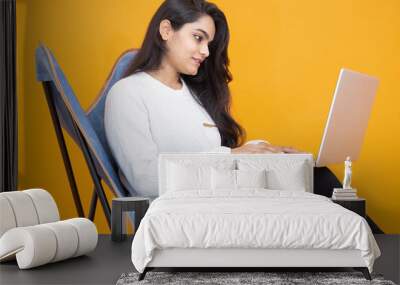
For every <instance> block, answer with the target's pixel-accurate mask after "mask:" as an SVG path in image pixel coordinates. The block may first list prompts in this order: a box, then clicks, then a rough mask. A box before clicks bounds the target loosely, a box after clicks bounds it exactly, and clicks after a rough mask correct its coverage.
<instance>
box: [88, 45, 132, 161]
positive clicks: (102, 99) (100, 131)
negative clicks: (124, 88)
mask: <svg viewBox="0 0 400 285" xmlns="http://www.w3.org/2000/svg"><path fill="white" fill-rule="evenodd" d="M136 53H137V50H128V51H126V52H124V53H123V54H122V55H121V56H120V57H119V58H118V59H117V61H116V63H115V64H114V67H113V69H112V71H111V73H110V75H109V76H108V78H107V81H106V82H105V84H104V86H103V88H102V89H101V91H100V93H99V95H98V97H97V99H96V100H95V101H94V103H93V104H92V105H91V106H90V108H89V109H88V111H87V112H86V114H87V117H88V119H89V121H90V122H91V123H92V126H93V128H94V130H95V131H96V133H97V135H98V137H99V139H100V142H101V143H102V144H103V146H104V150H105V151H106V152H107V154H108V155H109V157H111V158H112V163H113V165H114V166H115V168H118V166H117V163H116V161H115V160H114V157H113V155H112V153H111V150H110V147H109V145H108V142H107V138H106V134H105V129H104V107H105V103H106V98H107V94H108V92H109V91H110V89H111V87H112V86H113V85H114V84H115V83H116V82H117V81H118V80H120V79H121V78H122V77H123V76H124V74H125V72H126V70H127V68H128V67H129V64H130V63H131V62H132V60H133V58H134V57H135V55H136Z"/></svg>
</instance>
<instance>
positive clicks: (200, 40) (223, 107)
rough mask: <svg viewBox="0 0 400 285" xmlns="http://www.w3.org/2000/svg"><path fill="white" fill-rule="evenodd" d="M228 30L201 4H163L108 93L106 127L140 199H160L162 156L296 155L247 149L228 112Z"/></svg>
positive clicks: (263, 145) (182, 0)
mask: <svg viewBox="0 0 400 285" xmlns="http://www.w3.org/2000/svg"><path fill="white" fill-rule="evenodd" d="M228 44H229V29H228V24H227V21H226V18H225V15H224V13H223V12H222V11H221V10H220V9H218V7H217V6H216V5H215V4H212V3H209V2H207V1H204V0H166V1H165V2H164V3H163V4H162V5H161V6H160V7H159V9H158V10H157V12H156V13H155V15H154V16H153V18H152V20H151V22H150V24H149V27H148V30H147V33H146V36H145V39H144V42H143V44H142V47H141V48H140V50H139V52H138V54H137V55H136V57H135V58H134V61H133V62H132V63H131V66H130V67H129V70H128V72H127V74H126V77H125V78H123V79H122V80H120V81H118V82H117V83H116V84H115V85H114V86H113V87H112V88H111V90H110V92H109V94H108V96H107V101H106V108H105V129H106V135H107V139H108V142H109V144H110V147H111V150H112V152H113V154H114V156H115V158H116V160H117V162H118V164H119V166H120V168H121V170H122V172H123V174H124V176H125V177H126V179H127V180H128V182H129V184H130V186H132V187H133V189H134V190H135V191H136V192H137V194H139V195H143V196H157V195H158V185H157V183H158V179H157V158H158V154H159V153H160V152H231V153H268V152H287V153H292V152H297V151H296V150H295V149H293V148H289V147H281V146H273V145H271V144H269V143H267V142H266V141H262V140H259V141H252V142H251V143H247V144H244V137H245V135H244V130H243V128H242V127H241V126H240V125H239V124H238V123H237V122H236V121H235V120H234V118H232V116H231V114H230V104H231V94H230V92H229V87H228V83H229V82H230V81H231V80H232V76H231V74H230V72H229V68H228V67H229V59H228Z"/></svg>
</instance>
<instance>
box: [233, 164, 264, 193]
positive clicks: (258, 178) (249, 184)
mask: <svg viewBox="0 0 400 285" xmlns="http://www.w3.org/2000/svg"><path fill="white" fill-rule="evenodd" d="M236 181H237V188H267V171H266V170H265V169H261V170H258V169H254V170H240V169H239V170H236Z"/></svg>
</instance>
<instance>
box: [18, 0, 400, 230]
mask: <svg viewBox="0 0 400 285" xmlns="http://www.w3.org/2000/svg"><path fill="white" fill-rule="evenodd" d="M160 3H161V1H159V0H157V1H156V0H141V1H139V0H137V1H134V0H119V1H109V0H84V1H82V0H64V1H62V0H56V1H54V0H35V1H29V0H17V47H18V50H17V64H18V71H17V75H18V80H17V84H18V107H19V177H20V185H19V188H20V189H26V188H35V187H38V188H39V187H40V188H44V189H47V190H48V191H50V192H51V193H52V194H53V196H54V198H55V200H56V202H57V204H58V206H59V208H60V213H61V217H62V218H70V217H74V216H76V211H75V207H74V204H73V200H72V196H71V194H70V191H69V184H68V180H67V176H66V173H65V169H64V165H63V162H62V158H61V154H60V151H59V148H58V144H57V141H56V136H55V132H54V129H53V126H52V123H51V119H50V115H49V111H48V108H47V105H46V101H45V97H44V93H43V90H42V88H41V85H40V84H39V83H38V82H36V80H35V66H34V51H35V48H36V47H37V45H38V43H39V41H42V42H43V43H44V44H46V45H47V46H48V47H49V48H50V49H51V50H52V51H53V53H54V55H55V57H56V58H57V60H58V62H59V64H60V65H61V67H62V68H63V70H64V72H65V74H66V76H67V78H68V79H69V82H70V84H71V85H72V87H73V89H74V91H75V92H76V94H77V97H78V99H79V101H80V102H81V104H82V106H83V107H84V108H85V109H86V108H88V107H89V106H90V104H91V102H92V101H93V100H94V99H95V98H96V96H97V93H98V92H99V90H100V88H101V87H102V84H103V83H104V81H105V79H106V77H107V75H108V73H109V71H110V69H111V67H112V65H113V63H114V61H115V60H116V59H117V57H118V56H119V55H120V54H121V53H122V52H123V51H124V50H126V49H128V48H132V47H136V48H138V47H140V45H141V42H142V40H143V37H144V33H145V31H146V28H147V24H148V23H149V21H150V18H151V16H152V15H153V14H154V12H155V11H156V9H157V7H158V6H159V4H160ZM215 3H216V4H217V5H218V6H219V7H220V8H221V9H222V10H223V11H224V12H225V14H226V16H227V18H228V21H229V25H230V30H231V42H230V47H229V55H230V59H231V71H232V73H233V76H234V81H233V82H232V83H231V86H230V87H231V91H232V94H233V114H234V116H235V117H236V118H237V120H238V121H239V122H240V123H241V124H242V125H243V126H244V127H245V129H246V130H247V134H248V139H254V138H265V139H268V140H270V141H271V142H272V143H274V144H282V145H293V146H295V147H297V148H299V149H302V150H307V151H311V152H313V153H314V154H317V151H318V148H319V145H320V142H321V137H322V133H323V128H324V126H325V122H326V118H327V115H328V111H329V107H330V103H331V100H332V96H333V91H334V88H335V84H336V80H337V77H338V74H339V70H340V68H342V67H346V68H349V69H353V70H356V71H360V72H364V73H367V74H371V75H375V76H377V77H378V78H380V86H379V90H378V94H377V98H376V101H375V104H374V107H373V111H372V115H371V119H370V122H369V126H368V130H367V134H366V137H365V141H364V144H363V147H362V152H361V156H360V159H359V160H358V161H357V162H355V163H353V165H354V176H353V185H354V186H355V187H356V188H357V189H358V191H359V196H362V197H365V198H366V199H367V212H368V214H369V215H370V216H371V217H372V218H373V219H374V220H375V222H376V223H377V224H378V225H379V226H380V227H381V228H382V229H383V230H384V231H385V232H387V233H400V222H399V217H400V202H399V201H400V194H399V193H400V190H399V189H398V188H399V183H400V182H399V177H400V175H399V161H400V155H399V137H400V132H399V131H400V127H399V126H400V124H399V123H400V111H399V106H400V96H399V93H400V84H399V83H400V17H399V15H400V1H398V0H384V1H378V0H368V1H367V0H351V1H349V0H330V1H320V0H304V1H297V0H268V1H265V0H258V1H256V0H252V1H233V0H215ZM349 119H351V114H349ZM67 144H68V147H69V148H70V153H71V159H72V164H73V167H74V170H75V174H76V178H77V182H78V188H79V189H80V192H81V196H82V199H83V202H84V206H85V210H86V213H87V212H88V205H89V200H90V194H91V192H92V189H93V186H92V185H93V184H92V181H91V178H90V175H89V172H88V170H87V167H86V164H85V163H84V160H83V157H82V155H81V153H80V151H79V149H78V147H77V146H76V145H75V144H74V143H73V142H72V141H71V140H70V139H69V138H67ZM333 170H334V171H335V173H336V174H337V176H338V177H339V178H340V179H342V177H343V174H342V171H343V167H342V165H336V166H333ZM107 192H108V193H109V191H107ZM110 197H111V195H110ZM110 197H109V198H110ZM95 222H96V224H97V226H98V229H99V232H103V233H105V232H108V229H107V226H106V223H105V219H104V217H103V214H102V212H101V209H100V207H98V211H97V215H96V219H95Z"/></svg>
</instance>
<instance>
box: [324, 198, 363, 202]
mask: <svg viewBox="0 0 400 285" xmlns="http://www.w3.org/2000/svg"><path fill="white" fill-rule="evenodd" d="M329 199H331V200H332V201H346V202H351V201H365V198H361V197H358V198H355V199H340V198H339V199H333V198H332V197H331V198H329Z"/></svg>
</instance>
